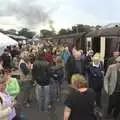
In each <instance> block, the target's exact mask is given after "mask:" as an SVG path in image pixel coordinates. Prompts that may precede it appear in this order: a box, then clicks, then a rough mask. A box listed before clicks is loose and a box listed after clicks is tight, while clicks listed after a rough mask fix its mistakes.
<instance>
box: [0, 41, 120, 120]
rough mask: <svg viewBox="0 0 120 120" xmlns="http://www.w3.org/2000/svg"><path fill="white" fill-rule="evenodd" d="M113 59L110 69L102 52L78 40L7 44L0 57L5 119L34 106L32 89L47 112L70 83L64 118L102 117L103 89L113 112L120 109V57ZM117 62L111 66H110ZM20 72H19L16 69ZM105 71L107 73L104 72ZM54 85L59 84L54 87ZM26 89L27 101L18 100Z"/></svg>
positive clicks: (0, 103)
mask: <svg viewBox="0 0 120 120" xmlns="http://www.w3.org/2000/svg"><path fill="white" fill-rule="evenodd" d="M113 62H114V64H113V63H109V65H110V66H109V65H108V64H107V66H108V70H107V71H106V73H105V69H104V68H105V67H104V61H103V60H102V59H101V56H100V53H94V51H93V50H88V51H87V52H85V51H83V50H81V49H80V46H79V45H78V44H77V45H75V46H74V47H73V48H71V47H69V46H67V44H65V45H55V44H53V43H52V42H47V43H45V44H42V43H37V44H27V45H18V46H8V47H7V48H6V49H5V50H4V53H3V54H2V56H1V57H0V120H21V110H20V109H21V106H22V107H23V106H24V107H30V106H31V103H32V99H33V98H31V91H32V89H33V88H35V96H36V101H37V104H38V105H37V106H38V108H36V109H38V110H39V111H44V112H47V111H49V110H50V109H51V108H52V103H53V102H54V101H55V100H57V101H60V100H61V95H62V94H61V91H62V85H63V83H64V82H66V83H67V84H68V86H69V88H70V90H69V94H68V97H67V98H66V100H65V110H64V120H81V119H82V120H97V117H101V116H100V115H96V113H95V109H96V108H99V109H102V107H103V106H102V102H101V99H102V91H103V88H105V91H106V93H107V94H108V95H109V107H108V114H109V115H110V114H112V115H113V117H114V118H115V119H116V118H117V117H118V115H119V112H120V105H119V98H120V97H119V96H120V94H119V92H120V80H119V75H120V70H119V68H120V57H119V54H118V55H117V57H115V59H114V60H113ZM111 64H112V65H111ZM16 71H17V72H18V73H19V75H18V76H15V75H13V73H15V72H16ZM104 76H105V77H104ZM54 88H55V89H54ZM21 92H23V97H22V98H23V100H22V101H23V103H22V104H21V105H20V103H19V102H18V101H19V100H18V99H19V95H20V93H21Z"/></svg>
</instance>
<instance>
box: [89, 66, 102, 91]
mask: <svg viewBox="0 0 120 120" xmlns="http://www.w3.org/2000/svg"><path fill="white" fill-rule="evenodd" d="M88 76H89V87H90V88H92V89H93V90H94V91H96V92H97V91H101V89H102V88H103V79H104V75H103V69H102V67H96V66H93V65H91V66H90V68H89V72H88Z"/></svg>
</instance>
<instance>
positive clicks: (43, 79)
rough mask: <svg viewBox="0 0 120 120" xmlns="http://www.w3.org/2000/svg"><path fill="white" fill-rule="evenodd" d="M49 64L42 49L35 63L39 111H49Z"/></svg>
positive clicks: (34, 76)
mask: <svg viewBox="0 0 120 120" xmlns="http://www.w3.org/2000/svg"><path fill="white" fill-rule="evenodd" d="M49 73H50V70H49V64H48V62H47V61H45V55H44V52H43V51H42V50H41V51H39V52H38V53H37V55H36V60H35V62H34V64H33V70H32V75H33V80H35V81H36V83H37V85H36V99H37V102H38V106H39V111H48V108H49V105H50V104H49V103H50V78H49Z"/></svg>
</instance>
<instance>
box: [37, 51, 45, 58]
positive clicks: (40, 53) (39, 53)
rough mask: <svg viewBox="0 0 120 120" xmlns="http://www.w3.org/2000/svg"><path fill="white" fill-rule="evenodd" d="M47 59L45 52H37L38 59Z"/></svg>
mask: <svg viewBox="0 0 120 120" xmlns="http://www.w3.org/2000/svg"><path fill="white" fill-rule="evenodd" d="M44 59H45V53H44V52H43V51H38V52H37V53H36V60H44Z"/></svg>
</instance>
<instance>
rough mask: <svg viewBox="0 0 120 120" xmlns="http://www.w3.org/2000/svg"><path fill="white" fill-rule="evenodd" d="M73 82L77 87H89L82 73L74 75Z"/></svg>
mask: <svg viewBox="0 0 120 120" xmlns="http://www.w3.org/2000/svg"><path fill="white" fill-rule="evenodd" d="M71 83H72V85H73V86H74V87H75V88H77V89H79V88H87V87H88V84H87V82H86V79H85V77H84V76H83V75H80V74H74V75H72V78H71Z"/></svg>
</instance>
